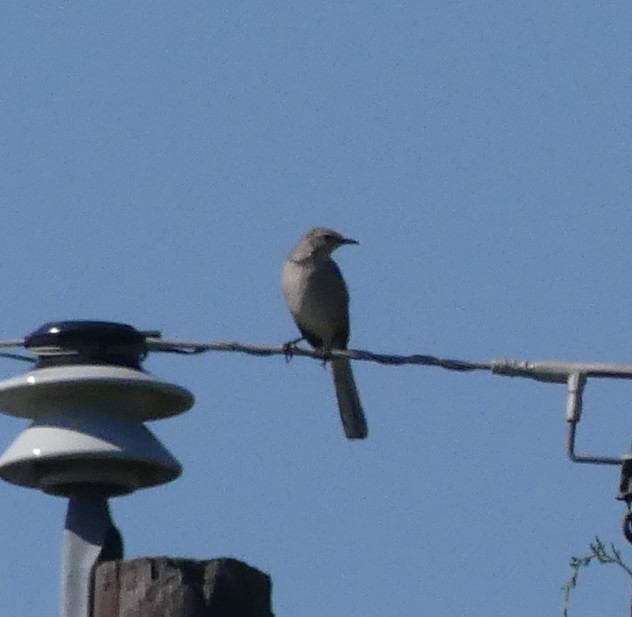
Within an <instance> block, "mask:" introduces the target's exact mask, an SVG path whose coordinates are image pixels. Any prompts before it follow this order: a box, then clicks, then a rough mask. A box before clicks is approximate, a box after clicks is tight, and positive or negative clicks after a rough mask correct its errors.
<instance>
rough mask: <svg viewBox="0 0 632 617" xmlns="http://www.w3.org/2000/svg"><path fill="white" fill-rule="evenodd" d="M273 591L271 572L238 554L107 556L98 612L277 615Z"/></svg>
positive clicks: (121, 616) (132, 616) (161, 616)
mask: <svg viewBox="0 0 632 617" xmlns="http://www.w3.org/2000/svg"><path fill="white" fill-rule="evenodd" d="M270 594H271V582H270V578H269V577H268V575H267V574H265V573H264V572H260V571H259V570H256V569H255V568H252V567H250V566H249V565H247V564H245V563H243V562H241V561H237V560H236V559H227V558H222V559H213V560H211V561H194V560H191V559H172V558H169V557H146V558H142V559H132V560H128V561H106V562H103V563H101V564H99V565H98V566H97V568H96V571H95V581H94V613H93V617H273V613H272V610H271V606H270V602H271V601H270Z"/></svg>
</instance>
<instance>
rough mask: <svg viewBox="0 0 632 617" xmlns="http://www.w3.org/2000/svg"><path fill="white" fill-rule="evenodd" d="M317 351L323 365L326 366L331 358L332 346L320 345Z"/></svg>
mask: <svg viewBox="0 0 632 617" xmlns="http://www.w3.org/2000/svg"><path fill="white" fill-rule="evenodd" d="M315 351H316V355H317V356H318V357H319V358H320V359H321V366H323V367H326V366H327V362H329V360H331V348H330V347H319V348H318V349H316V350H315Z"/></svg>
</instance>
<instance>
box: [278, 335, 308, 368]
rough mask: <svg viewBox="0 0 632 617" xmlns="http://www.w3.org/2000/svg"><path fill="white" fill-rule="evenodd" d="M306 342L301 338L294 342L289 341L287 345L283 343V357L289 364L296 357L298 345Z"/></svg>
mask: <svg viewBox="0 0 632 617" xmlns="http://www.w3.org/2000/svg"><path fill="white" fill-rule="evenodd" d="M304 340H305V337H304V336H301V337H299V338H296V339H294V340H292V341H288V342H287V343H283V355H284V356H285V361H286V362H289V361H290V360H291V359H292V358H293V357H294V349H296V344H297V343H300V342H301V341H304Z"/></svg>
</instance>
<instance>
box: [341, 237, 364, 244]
mask: <svg viewBox="0 0 632 617" xmlns="http://www.w3.org/2000/svg"><path fill="white" fill-rule="evenodd" d="M340 244H360V243H359V242H358V241H357V240H352V239H351V238H343V239H342V241H341V242H340Z"/></svg>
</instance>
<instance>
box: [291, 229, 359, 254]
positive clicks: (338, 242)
mask: <svg viewBox="0 0 632 617" xmlns="http://www.w3.org/2000/svg"><path fill="white" fill-rule="evenodd" d="M343 244H358V241H357V240H352V239H351V238H345V237H344V236H343V235H341V234H339V233H338V232H337V231H334V230H333V229H327V228H326V227H315V228H314V229H310V230H309V231H308V232H307V233H306V234H305V235H304V236H303V237H302V238H301V241H300V242H299V245H298V247H297V248H302V249H304V252H305V253H307V254H308V255H309V256H310V257H322V256H329V255H331V254H332V253H333V252H334V251H335V250H336V249H337V248H338V247H339V246H342V245H343Z"/></svg>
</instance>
